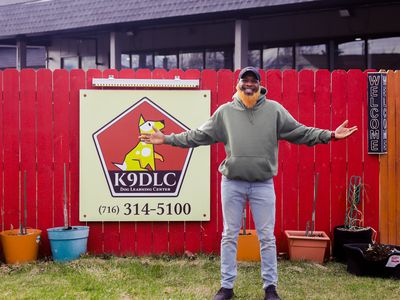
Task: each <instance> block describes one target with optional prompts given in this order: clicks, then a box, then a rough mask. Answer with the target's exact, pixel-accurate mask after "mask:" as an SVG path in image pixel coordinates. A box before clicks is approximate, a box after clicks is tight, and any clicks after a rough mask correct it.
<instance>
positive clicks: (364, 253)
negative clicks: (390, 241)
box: [344, 243, 400, 279]
mask: <svg viewBox="0 0 400 300" xmlns="http://www.w3.org/2000/svg"><path fill="white" fill-rule="evenodd" d="M344 250H345V251H346V256H347V271H348V272H349V273H351V274H354V275H358V276H372V277H393V278H397V279H400V246H394V245H384V244H366V243H360V244H345V245H344Z"/></svg>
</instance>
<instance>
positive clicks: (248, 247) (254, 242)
mask: <svg viewBox="0 0 400 300" xmlns="http://www.w3.org/2000/svg"><path fill="white" fill-rule="evenodd" d="M237 260H239V261H260V242H259V241H258V237H257V232H256V230H246V235H244V234H239V237H238V246H237Z"/></svg>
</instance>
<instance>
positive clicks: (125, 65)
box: [121, 54, 131, 69]
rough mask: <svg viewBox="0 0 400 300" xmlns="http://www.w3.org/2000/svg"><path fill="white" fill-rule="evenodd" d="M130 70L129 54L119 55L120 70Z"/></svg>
mask: <svg viewBox="0 0 400 300" xmlns="http://www.w3.org/2000/svg"><path fill="white" fill-rule="evenodd" d="M129 68H131V56H130V55H129V54H121V69H129Z"/></svg>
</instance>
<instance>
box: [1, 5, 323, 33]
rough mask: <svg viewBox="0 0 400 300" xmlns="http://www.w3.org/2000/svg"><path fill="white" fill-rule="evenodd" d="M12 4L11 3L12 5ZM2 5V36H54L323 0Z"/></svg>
mask: <svg viewBox="0 0 400 300" xmlns="http://www.w3.org/2000/svg"><path fill="white" fill-rule="evenodd" d="M9 2H11V1H8V2H7V3H9ZM15 2H16V3H13V4H7V5H1V6H0V37H1V38H7V37H15V36H18V35H27V36H29V35H38V34H50V33H52V32H53V33H54V32H59V31H64V30H71V29H85V28H91V27H98V26H107V25H118V24H121V25H123V24H129V23H135V22H147V21H153V22H157V21H162V20H168V19H171V18H174V19H175V20H176V19H177V18H178V19H179V18H185V19H186V20H187V19H190V18H193V17H198V18H200V19H201V17H202V16H210V15H215V14H219V15H221V14H232V13H235V12H236V13H239V12H240V13H242V14H243V13H245V12H246V11H248V12H254V11H260V9H263V10H265V9H273V8H276V7H282V6H291V5H296V4H307V3H312V2H323V1H321V0H151V1H149V0H148V1H143V0H140V1H139V0H130V1H128V0H31V1H28V0H27V1H22V3H21V0H19V1H15Z"/></svg>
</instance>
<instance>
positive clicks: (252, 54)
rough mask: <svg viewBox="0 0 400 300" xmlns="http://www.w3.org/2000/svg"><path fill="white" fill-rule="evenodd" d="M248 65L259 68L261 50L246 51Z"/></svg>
mask: <svg viewBox="0 0 400 300" xmlns="http://www.w3.org/2000/svg"><path fill="white" fill-rule="evenodd" d="M247 57H248V62H249V63H248V65H249V66H253V67H256V68H259V67H260V66H261V50H249V51H248V55H247Z"/></svg>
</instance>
